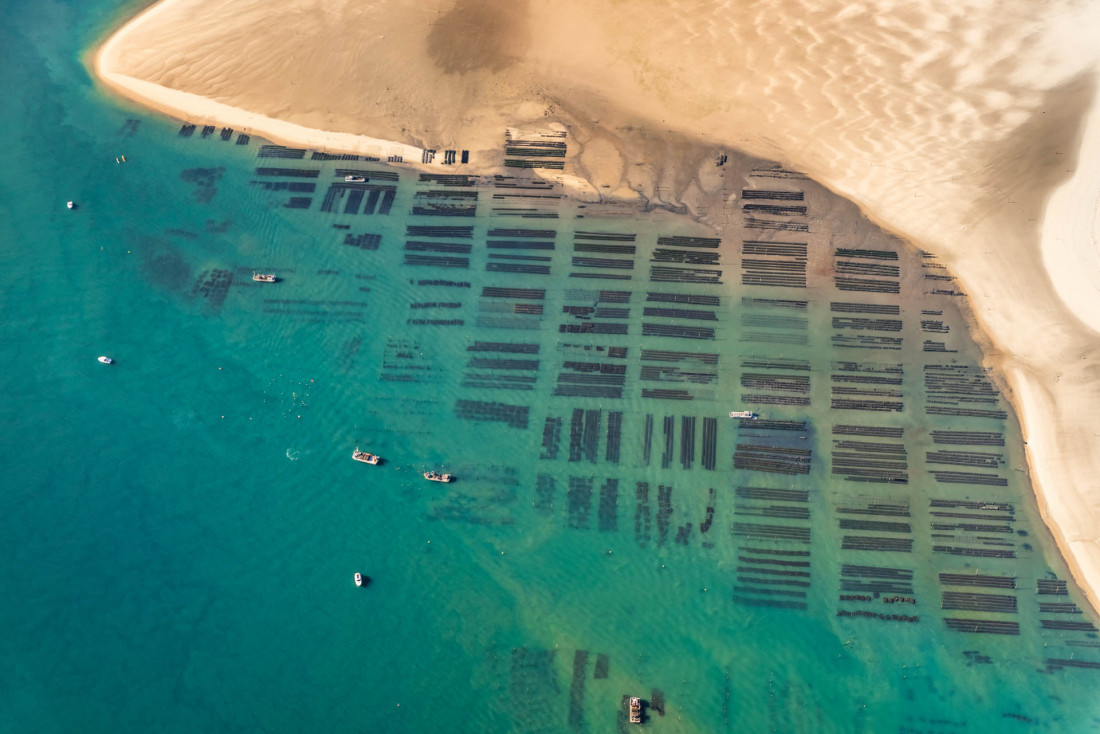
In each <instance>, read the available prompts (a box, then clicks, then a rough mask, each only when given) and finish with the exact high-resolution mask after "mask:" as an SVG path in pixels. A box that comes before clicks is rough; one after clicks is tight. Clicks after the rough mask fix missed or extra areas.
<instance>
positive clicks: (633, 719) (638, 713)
mask: <svg viewBox="0 0 1100 734" xmlns="http://www.w3.org/2000/svg"><path fill="white" fill-rule="evenodd" d="M630 723H631V724H640V723H642V699H640V698H638V697H637V696H631V697H630Z"/></svg>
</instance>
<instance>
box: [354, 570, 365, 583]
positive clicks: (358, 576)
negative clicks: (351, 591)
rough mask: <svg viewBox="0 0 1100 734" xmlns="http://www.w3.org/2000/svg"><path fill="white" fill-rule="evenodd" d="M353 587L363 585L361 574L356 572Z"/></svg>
mask: <svg viewBox="0 0 1100 734" xmlns="http://www.w3.org/2000/svg"><path fill="white" fill-rule="evenodd" d="M355 585H356V586H362V585H363V574H361V573H359V572H358V571H356V572H355Z"/></svg>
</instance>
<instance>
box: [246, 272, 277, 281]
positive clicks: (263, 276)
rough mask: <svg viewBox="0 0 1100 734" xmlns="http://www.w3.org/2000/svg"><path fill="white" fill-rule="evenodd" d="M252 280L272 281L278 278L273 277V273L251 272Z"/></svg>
mask: <svg viewBox="0 0 1100 734" xmlns="http://www.w3.org/2000/svg"><path fill="white" fill-rule="evenodd" d="M252 280H255V281H257V282H259V283H274V282H275V281H276V280H278V278H276V277H275V273H253V274H252Z"/></svg>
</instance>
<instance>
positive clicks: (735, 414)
mask: <svg viewBox="0 0 1100 734" xmlns="http://www.w3.org/2000/svg"><path fill="white" fill-rule="evenodd" d="M758 417H759V416H757V415H756V413H753V412H752V411H751V410H731V411H730V418H752V419H753V420H755V419H756V418H758Z"/></svg>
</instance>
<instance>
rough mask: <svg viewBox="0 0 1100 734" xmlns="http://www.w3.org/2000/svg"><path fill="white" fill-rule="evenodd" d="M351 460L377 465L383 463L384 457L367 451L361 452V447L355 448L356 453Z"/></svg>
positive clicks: (353, 453)
mask: <svg viewBox="0 0 1100 734" xmlns="http://www.w3.org/2000/svg"><path fill="white" fill-rule="evenodd" d="M351 458H353V459H355V460H356V461H361V462H363V463H364V464H377V463H378V462H380V461H382V457H381V456H378V455H377V454H371V453H367V452H366V451H360V450H359V447H358V446H356V447H355V451H352V452H351Z"/></svg>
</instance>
